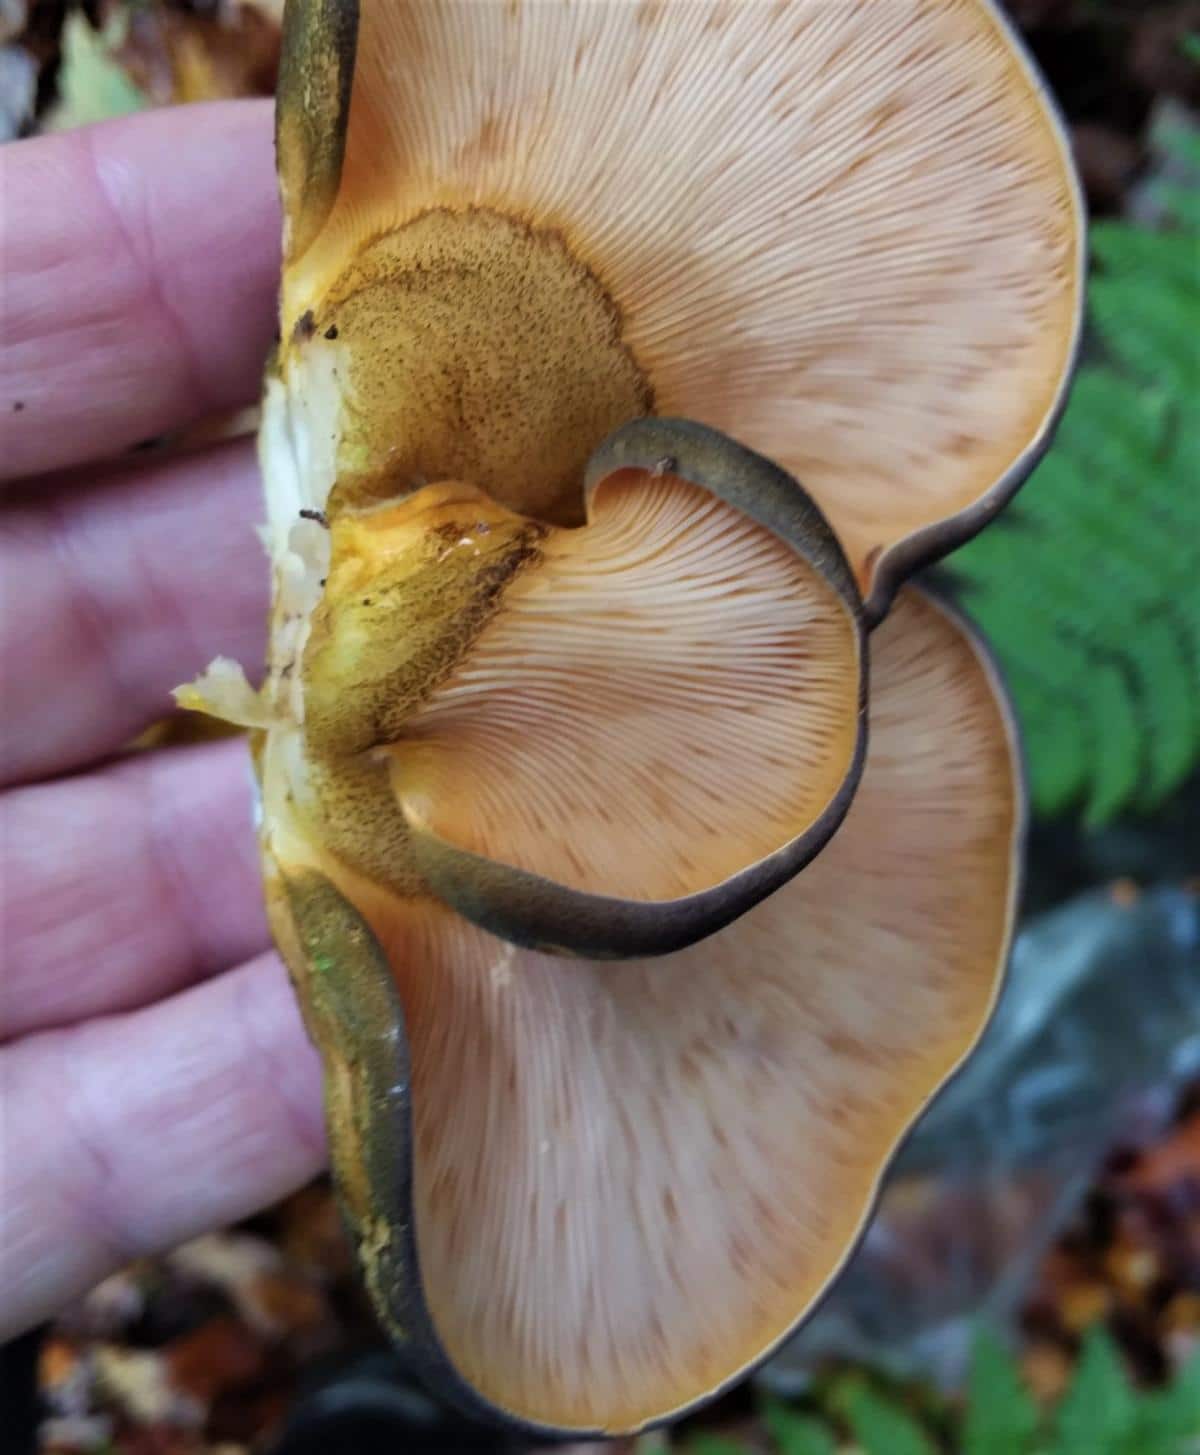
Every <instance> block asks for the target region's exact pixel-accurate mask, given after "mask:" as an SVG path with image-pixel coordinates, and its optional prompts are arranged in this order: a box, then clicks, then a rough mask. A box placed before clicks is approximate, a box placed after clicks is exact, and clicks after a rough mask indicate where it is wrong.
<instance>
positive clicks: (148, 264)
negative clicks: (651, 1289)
mask: <svg viewBox="0 0 1200 1455" xmlns="http://www.w3.org/2000/svg"><path fill="white" fill-rule="evenodd" d="M278 268H279V208H278V201H277V196H276V190H275V181H274V173H273V160H272V146H271V116H270V108H269V106H267V105H265V104H261V103H242V102H238V103H229V104H220V105H214V106H204V107H189V108H186V109H180V110H176V111H171V112H159V113H153V114H146V115H142V116H138V117H133V118H129V119H126V120H121V121H117V122H112V123H108V124H106V125H104V126H100V127H95V128H90V129H87V130H85V131H80V132H77V133H72V134H64V135H58V136H50V137H42V138H37V139H35V140H31V141H26V142H19V143H17V144H15V145H12V146H9V147H6V148H4V149H3V150H0V438H2V439H3V446H2V448H0V482H2V491H0V673H2V676H0V691H2V697H0V703H2V707H0V780H2V783H3V795H2V797H0V895H2V901H0V902H2V919H0V951H2V960H0V965H2V972H0V1042H2V1044H0V1338H6V1337H10V1336H11V1335H13V1334H15V1333H17V1332H19V1331H20V1330H22V1329H24V1328H28V1327H30V1326H31V1325H33V1324H35V1323H37V1322H39V1321H41V1320H44V1319H46V1318H49V1317H52V1316H53V1315H54V1314H55V1313H56V1312H57V1311H59V1310H60V1309H62V1308H63V1307H64V1306H65V1305H66V1304H68V1303H69V1302H70V1301H71V1300H72V1299H74V1298H77V1297H78V1296H80V1295H81V1294H83V1293H84V1292H85V1291H86V1290H87V1289H88V1288H89V1287H91V1286H92V1285H93V1284H95V1283H96V1282H98V1281H99V1280H100V1279H102V1278H103V1277H105V1276H106V1275H107V1274H109V1273H110V1272H112V1271H113V1270H115V1269H116V1268H118V1267H120V1266H122V1265H123V1264H125V1263H127V1262H129V1261H130V1260H131V1259H134V1258H136V1257H139V1256H142V1255H144V1254H148V1253H153V1252H155V1251H157V1250H160V1249H165V1248H169V1247H172V1246H174V1245H176V1244H178V1243H180V1242H182V1241H184V1240H186V1239H188V1238H190V1237H193V1236H195V1235H196V1234H198V1233H200V1232H203V1231H204V1230H205V1229H208V1228H212V1227H216V1226H219V1225H221V1224H224V1223H227V1222H230V1221H232V1220H234V1219H237V1218H239V1217H242V1216H244V1215H246V1214H248V1213H250V1212H251V1211H253V1210H254V1209H256V1208H259V1207H261V1206H263V1205H265V1204H267V1203H269V1202H271V1201H273V1200H274V1199H276V1198H278V1197H280V1196H282V1195H284V1194H285V1193H286V1192H288V1191H289V1190H290V1189H292V1188H294V1187H296V1186H298V1185H299V1184H301V1183H302V1182H304V1181H305V1180H306V1179H308V1178H309V1177H311V1176H313V1175H314V1174H315V1173H316V1172H317V1171H318V1170H319V1169H320V1168H321V1167H322V1166H323V1165H324V1162H325V1145H324V1138H323V1133H322V1125H321V1109H320V1074H319V1068H318V1064H317V1060H316V1056H315V1053H314V1052H313V1050H312V1048H311V1046H310V1045H309V1042H308V1040H307V1038H306V1036H305V1034H304V1030H303V1027H302V1025H301V1021H300V1016H299V1012H298V1009H297V1007H296V1004H295V1001H294V999H293V996H292V993H291V990H290V988H289V986H288V984H287V979H286V975H285V973H284V970H283V968H282V966H281V964H280V962H279V960H278V958H277V956H276V955H275V954H274V953H273V951H272V950H271V949H270V942H269V938H268V934H267V928H266V922H265V919H264V916H263V911H262V907H261V901H260V890H259V882H258V870H257V860H256V852H255V845H254V834H253V827H252V795H251V788H250V775H249V764H248V759H247V754H246V749H245V746H244V745H243V744H242V743H241V742H237V741H226V742H221V743H210V744H204V745H200V746H193V747H185V748H175V749H166V750H163V751H159V752H152V753H140V754H137V755H132V756H130V755H126V756H120V753H121V749H122V748H123V746H124V745H125V744H127V743H128V742H129V740H130V739H131V738H132V737H133V736H134V735H135V734H136V733H138V732H139V731H140V730H141V729H142V728H144V727H145V726H146V725H148V724H150V723H152V722H154V721H155V720H157V719H158V718H160V717H162V716H163V715H164V714H165V713H166V712H168V711H169V710H170V708H171V698H170V691H171V688H172V687H173V686H175V685H176V684H178V683H180V682H185V681H187V680H189V679H190V678H191V677H193V676H194V675H195V674H196V673H197V672H198V671H199V670H200V669H201V668H202V667H203V666H204V665H205V663H206V662H207V661H208V660H209V659H210V658H211V657H213V656H215V655H217V654H218V653H224V654H226V655H229V656H232V657H234V658H235V659H239V660H241V661H245V662H257V661H261V660H262V655H263V649H264V640H265V615H266V607H267V596H268V590H269V582H268V574H267V565H266V560H265V557H264V556H263V553H262V549H261V547H260V545H259V543H258V541H257V539H256V538H255V535H254V531H253V525H254V522H255V521H256V520H258V519H260V518H261V513H262V506H261V503H260V493H259V492H260V486H259V480H258V472H257V467H256V464H255V459H254V448H253V443H252V442H251V441H248V440H242V441H237V442H234V443H225V444H220V445H212V446H208V447H204V448H201V449H199V450H198V451H196V452H195V453H192V454H190V455H188V456H187V457H186V458H182V459H179V458H177V459H175V460H171V459H168V458H163V457H158V458H155V457H154V456H151V455H142V456H140V457H136V458H131V457H130V456H129V455H128V453H127V451H128V450H129V449H130V447H132V446H133V445H135V444H136V443H138V442H139V441H142V440H146V439H148V438H151V437H155V436H159V435H161V434H163V433H164V432H167V431H170V430H172V429H174V428H176V427H179V426H183V425H186V424H188V423H189V422H192V421H194V420H196V419H197V418H200V417H203V416H207V415H209V414H211V413H213V412H214V411H221V410H226V409H230V408H236V407H237V406H239V405H242V404H246V403H251V402H253V401H254V399H255V398H256V396H257V393H258V386H259V379H260V376H261V370H262V365H263V361H264V358H265V355H266V352H267V350H268V348H269V346H270V342H271V337H272V334H273V330H274V326H275V316H274V309H275V289H276V282H277V277H278Z"/></svg>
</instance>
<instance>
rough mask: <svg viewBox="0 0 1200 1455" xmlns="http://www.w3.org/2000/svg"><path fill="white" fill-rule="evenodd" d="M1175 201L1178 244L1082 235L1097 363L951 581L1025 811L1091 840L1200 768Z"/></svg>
mask: <svg viewBox="0 0 1200 1455" xmlns="http://www.w3.org/2000/svg"><path fill="white" fill-rule="evenodd" d="M1174 145H1175V146H1176V147H1177V148H1178V149H1179V150H1180V152H1181V154H1182V153H1183V152H1184V151H1189V150H1195V149H1196V144H1195V142H1194V140H1192V139H1190V138H1185V139H1184V140H1182V141H1180V140H1176V142H1175V143H1174ZM1179 190H1180V189H1176V191H1177V192H1178V191H1179ZM1183 197H1184V198H1186V200H1187V202H1188V206H1186V207H1185V206H1179V207H1176V208H1175V215H1176V226H1175V227H1174V229H1173V230H1170V231H1164V232H1149V231H1144V230H1141V229H1138V228H1135V227H1131V226H1129V225H1127V224H1124V223H1103V224H1100V225H1098V226H1097V227H1096V228H1095V229H1094V233H1093V251H1094V256H1095V261H1096V272H1095V275H1094V278H1093V281H1092V288H1091V313H1092V318H1093V321H1094V323H1095V325H1096V329H1097V331H1098V333H1099V336H1100V340H1101V342H1102V345H1103V348H1104V350H1105V354H1106V360H1105V362H1104V363H1103V364H1101V365H1093V366H1090V367H1088V368H1086V369H1084V370H1083V371H1082V372H1081V375H1080V377H1079V379H1078V380H1077V382H1076V385H1075V390H1074V392H1073V394H1072V397H1071V402H1070V405H1069V407H1068V409H1067V412H1066V415H1065V417H1064V419H1063V422H1062V426H1061V429H1060V431H1059V435H1058V438H1057V440H1056V442H1055V445H1054V448H1053V449H1052V450H1051V452H1050V455H1049V456H1048V458H1047V459H1046V460H1045V462H1044V463H1043V464H1042V466H1041V467H1040V468H1039V470H1038V471H1037V474H1036V476H1035V478H1034V479H1033V480H1032V481H1031V482H1030V484H1029V486H1028V488H1027V489H1026V490H1025V491H1024V492H1023V493H1022V494H1021V496H1020V497H1019V499H1018V501H1017V503H1016V505H1015V506H1014V507H1013V509H1012V510H1011V511H1010V512H1008V514H1007V515H1006V516H1005V517H1003V518H1002V519H1001V520H1000V521H998V522H997V523H996V524H995V525H994V526H992V527H991V528H989V529H988V530H987V531H985V532H984V533H983V534H982V535H981V536H980V537H979V538H978V539H977V540H976V541H974V542H972V543H971V544H970V545H969V546H967V547H966V548H965V549H964V550H962V551H960V552H958V553H957V554H956V555H955V556H953V557H952V558H951V560H950V561H949V562H948V563H947V569H948V571H949V573H950V575H951V578H952V579H953V580H955V581H956V582H957V583H958V587H959V593H960V596H961V598H962V601H963V604H964V606H965V607H966V609H967V610H968V611H969V612H970V613H971V615H972V616H973V617H974V618H975V620H976V621H978V623H979V624H980V626H981V627H982V629H983V631H984V633H985V635H986V636H987V637H988V638H989V639H990V640H991V642H992V644H993V646H994V648H995V650H996V653H997V656H998V657H999V659H1000V662H1001V665H1002V667H1003V668H1004V669H1005V670H1006V675H1007V677H1008V680H1009V684H1010V686H1011V688H1012V691H1013V695H1014V697H1015V699H1016V704H1017V711H1018V715H1019V717H1020V719H1021V723H1022V726H1023V728H1024V732H1025V739H1026V749H1027V754H1028V766H1029V774H1030V784H1031V791H1032V795H1033V801H1034V804H1035V806H1036V808H1037V809H1038V811H1039V812H1040V813H1042V814H1043V815H1054V814H1061V813H1066V812H1069V811H1076V812H1079V813H1080V814H1082V816H1083V818H1084V819H1085V821H1086V822H1088V823H1090V824H1102V823H1105V822H1107V821H1108V820H1110V819H1112V818H1113V817H1115V816H1116V815H1117V814H1119V813H1125V812H1130V811H1149V810H1152V809H1153V808H1155V807H1157V806H1158V805H1159V804H1160V803H1162V802H1163V800H1164V799H1165V798H1166V797H1167V796H1168V795H1169V794H1170V793H1171V792H1172V791H1173V790H1174V789H1175V788H1177V787H1178V786H1179V784H1180V783H1181V782H1182V781H1183V780H1184V779H1185V778H1186V777H1187V776H1188V774H1189V773H1190V772H1191V771H1192V770H1193V768H1194V767H1195V766H1196V764H1197V762H1198V761H1200V206H1196V205H1195V204H1196V203H1197V198H1196V196H1195V195H1194V194H1193V193H1191V192H1187V193H1184V194H1183Z"/></svg>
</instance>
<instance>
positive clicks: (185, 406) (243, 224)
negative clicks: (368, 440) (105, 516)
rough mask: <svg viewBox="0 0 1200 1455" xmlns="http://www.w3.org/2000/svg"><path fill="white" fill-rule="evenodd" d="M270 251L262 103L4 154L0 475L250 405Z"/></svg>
mask: <svg viewBox="0 0 1200 1455" xmlns="http://www.w3.org/2000/svg"><path fill="white" fill-rule="evenodd" d="M279 248H280V222H279V202H278V197H277V193H276V184H275V175H274V160H273V155H272V140H271V105H270V103H269V102H266V101H233V102H218V103H214V104H206V105H198V106H186V107H178V108H173V109H169V110H165V111H149V112H143V113H141V114H140V115H136V116H131V117H124V118H121V119H120V120H117V121H111V122H104V123H102V124H101V125H99V126H93V127H85V128H83V129H81V130H79V131H76V132H63V133H60V134H58V135H53V136H44V137H36V138H34V139H32V140H30V141H22V142H16V143H14V144H12V145H10V146H8V147H5V148H4V149H3V150H0V433H2V434H3V437H4V448H3V451H0V478H13V477H16V476H21V475H31V474H40V473H42V472H44V471H47V470H54V469H59V468H61V467H63V466H68V465H76V464H81V463H84V462H86V461H88V460H91V459H96V458H100V457H102V456H106V455H112V454H115V453H117V452H118V451H121V450H123V449H126V448H128V447H129V446H131V445H134V444H137V443H138V442H139V441H141V440H144V439H148V438H151V437H153V436H155V435H158V434H162V433H164V432H166V431H168V430H171V429H175V428H177V427H180V426H182V425H185V424H188V423H190V422H192V421H193V420H196V419H199V418H202V417H203V416H205V415H208V414H212V413H215V412H218V411H222V410H226V409H231V408H235V407H236V406H238V405H240V404H243V403H246V402H249V401H250V400H252V399H254V398H255V397H256V395H257V392H258V386H259V379H260V375H261V371H262V366H263V361H264V358H265V356H266V353H267V350H268V349H269V347H270V344H271V339H272V337H273V335H274V330H275V313H276V288H277V279H278V274H279Z"/></svg>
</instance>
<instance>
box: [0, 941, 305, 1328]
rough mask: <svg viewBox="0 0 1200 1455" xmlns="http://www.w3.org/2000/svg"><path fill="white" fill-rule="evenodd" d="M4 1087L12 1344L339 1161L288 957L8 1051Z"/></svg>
mask: <svg viewBox="0 0 1200 1455" xmlns="http://www.w3.org/2000/svg"><path fill="white" fill-rule="evenodd" d="M0 1087H2V1094H3V1099H4V1109H5V1115H4V1118H3V1120H2V1122H0V1165H3V1167H4V1184H5V1185H4V1197H3V1199H2V1200H0V1338H6V1337H9V1336H11V1335H12V1334H14V1333H16V1332H17V1331H19V1330H20V1329H23V1328H27V1327H29V1326H30V1325H31V1324H33V1323H36V1322H38V1321H39V1320H42V1319H45V1318H47V1317H49V1316H50V1315H52V1314H54V1313H55V1312H56V1311H57V1310H58V1309H60V1308H61V1307H62V1306H63V1305H64V1304H65V1303H67V1302H68V1301H69V1300H70V1299H72V1298H75V1297H77V1296H78V1295H79V1294H81V1293H83V1292H84V1291H85V1290H86V1289H88V1288H90V1287H91V1286H92V1285H93V1284H95V1283H97V1282H98V1281H99V1280H100V1279H101V1278H104V1277H105V1276H106V1275H107V1274H109V1273H110V1272H112V1271H113V1270H114V1269H116V1268H119V1267H121V1266H122V1265H124V1264H126V1263H128V1262H130V1261H131V1260H132V1259H134V1258H137V1257H141V1256H143V1255H146V1254H149V1253H152V1252H156V1251H159V1250H161V1249H164V1248H169V1247H172V1246H174V1245H175V1244H177V1243H180V1242H182V1241H184V1240H185V1239H187V1238H190V1237H193V1236H194V1235H195V1234H197V1233H199V1232H201V1231H203V1230H204V1229H206V1228H211V1227H216V1226H219V1225H221V1224H224V1223H228V1222H232V1221H234V1220H235V1219H237V1218H240V1217H244V1216H245V1215H246V1214H248V1213H250V1212H253V1211H254V1210H255V1209H256V1208H259V1207H262V1206H264V1205H265V1204H267V1203H269V1202H272V1201H274V1200H275V1199H277V1198H279V1197H282V1196H283V1195H284V1194H285V1193H287V1192H288V1191H290V1190H291V1189H292V1188H294V1187H296V1186H298V1185H299V1184H300V1183H302V1182H304V1181H305V1180H306V1179H307V1178H309V1177H311V1176H313V1175H314V1174H315V1173H316V1172H317V1171H318V1170H319V1169H320V1168H321V1166H322V1165H323V1163H324V1159H325V1151H324V1137H323V1133H322V1128H321V1113H320V1078H319V1070H318V1064H317V1059H316V1055H315V1053H314V1052H313V1050H312V1048H311V1046H310V1045H309V1043H308V1041H307V1039H306V1037H305V1034H304V1030H303V1027H302V1025H301V1021H300V1014H299V1011H298V1010H297V1007H296V1003H295V1000H294V998H293V996H292V993H291V990H290V988H289V986H288V983H287V977H286V975H285V973H284V970H283V967H282V965H281V964H280V962H279V961H278V959H276V958H275V957H274V956H273V955H263V956H261V957H260V958H258V959H257V960H254V961H252V962H251V963H250V964H248V965H246V966H243V967H242V968H241V969H240V970H233V971H230V972H228V973H227V974H225V975H222V976H220V977H218V978H217V979H216V980H209V981H206V982H205V983H204V984H203V985H198V986H196V987H194V988H193V989H191V990H187V991H184V992H183V993H182V994H181V995H177V996H175V997H174V998H172V999H171V1000H166V1001H162V1002H160V1003H159V1004H158V1005H154V1006H149V1007H147V1008H146V1009H144V1010H138V1011H133V1012H131V1013H130V1014H127V1015H121V1016H113V1017H109V1018H106V1019H103V1020H97V1021H93V1022H91V1023H89V1024H87V1025H83V1026H79V1027H76V1028H74V1029H71V1030H62V1031H47V1032H44V1033H43V1034H41V1035H36V1036H30V1037H28V1038H27V1039H26V1040H24V1041H20V1042H18V1043H16V1044H15V1045H12V1046H8V1047H5V1048H4V1050H3V1051H0Z"/></svg>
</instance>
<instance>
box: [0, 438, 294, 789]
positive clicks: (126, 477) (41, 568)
mask: <svg viewBox="0 0 1200 1455" xmlns="http://www.w3.org/2000/svg"><path fill="white" fill-rule="evenodd" d="M261 510H262V507H261V504H260V496H259V485H258V474H257V469H256V466H255V463H254V449H253V445H252V443H251V442H249V441H244V440H243V441H238V442H236V443H233V444H228V445H222V446H218V447H215V448H214V449H212V450H206V451H202V452H199V453H197V454H195V455H188V456H184V457H182V458H179V459H176V460H174V461H170V460H168V461H159V462H155V463H151V464H146V465H142V466H140V467H137V468H134V467H131V466H125V467H113V468H111V469H110V471H109V473H108V474H107V475H106V476H104V477H102V478H101V479H100V480H99V481H98V482H97V483H96V484H95V485H93V486H91V487H89V488H87V489H84V490H73V489H71V488H69V487H67V486H56V487H55V488H53V489H52V490H51V491H50V492H49V493H47V494H46V495H45V496H43V495H41V494H40V493H38V494H36V495H30V496H28V497H27V498H26V499H25V500H24V501H23V502H22V503H21V504H19V505H18V504H13V505H12V506H10V507H8V508H6V509H5V511H4V512H3V514H2V515H0V604H2V606H3V611H2V612H0V671H2V672H3V684H4V714H3V718H2V720H0V778H3V780H4V781H7V782H10V783H11V782H13V781H15V780H27V779H29V778H31V777H36V776H41V775H45V774H49V773H55V772H60V771H62V770H63V769H66V768H72V767H76V766H78V765H79V764H82V763H86V762H89V761H91V760H93V759H95V758H98V757H100V756H102V755H103V754H106V753H109V752H112V751H114V750H116V749H117V748H119V747H121V746H122V744H124V743H125V742H127V741H128V740H129V738H130V737H131V736H132V735H134V734H135V733H137V732H138V731H140V730H141V728H143V727H144V726H145V725H146V724H147V723H148V722H150V721H153V719H154V718H156V717H159V716H162V715H164V714H165V713H168V712H170V711H171V710H172V708H173V706H174V704H173V702H172V700H171V696H170V692H171V688H172V687H174V686H176V685H177V684H178V683H180V682H185V681H187V680H188V679H189V678H190V677H192V676H194V675H195V674H196V673H197V672H198V671H200V670H201V669H202V668H203V667H204V666H205V664H206V663H207V662H209V661H210V660H211V659H212V658H213V657H214V656H217V655H219V654H220V653H225V654H227V655H229V656H232V657H236V658H238V660H240V661H243V662H245V663H246V664H247V666H248V667H250V668H253V666H254V664H255V663H260V662H261V661H262V656H263V649H264V639H265V630H266V628H265V623H266V612H267V597H268V571H267V561H266V557H265V555H264V553H263V550H262V547H261V545H260V544H259V541H258V538H257V536H256V535H255V533H254V529H253V522H254V521H255V520H256V519H258V518H259V516H260V515H261Z"/></svg>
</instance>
